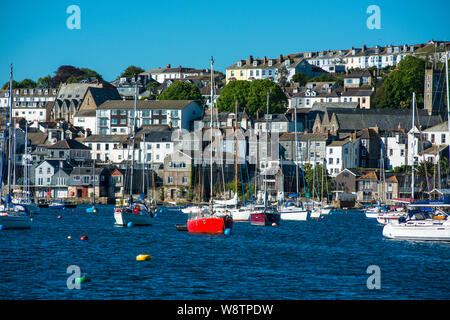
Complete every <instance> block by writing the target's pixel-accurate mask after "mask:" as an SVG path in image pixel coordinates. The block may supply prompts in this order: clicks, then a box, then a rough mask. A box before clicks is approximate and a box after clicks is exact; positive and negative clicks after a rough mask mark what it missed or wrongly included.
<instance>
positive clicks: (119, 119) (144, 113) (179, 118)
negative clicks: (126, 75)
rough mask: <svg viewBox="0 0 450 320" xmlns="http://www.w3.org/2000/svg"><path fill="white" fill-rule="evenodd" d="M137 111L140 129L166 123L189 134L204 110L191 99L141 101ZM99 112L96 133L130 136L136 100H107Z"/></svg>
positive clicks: (138, 103) (138, 102)
mask: <svg viewBox="0 0 450 320" xmlns="http://www.w3.org/2000/svg"><path fill="white" fill-rule="evenodd" d="M136 110H137V114H136V119H137V121H136V122H137V127H141V126H143V125H160V124H163V125H169V126H171V127H172V128H181V129H185V130H188V131H189V130H190V128H191V124H192V121H193V120H196V119H199V118H200V117H201V115H202V108H201V107H200V105H199V104H198V103H197V102H195V101H192V100H140V101H137V106H136ZM96 112H97V132H96V134H100V135H105V134H106V135H109V134H129V133H130V128H131V127H132V123H133V121H134V118H135V117H134V101H133V100H108V101H106V102H104V103H102V104H101V105H100V106H99V107H98V108H97V111H96Z"/></svg>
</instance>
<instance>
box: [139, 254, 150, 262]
mask: <svg viewBox="0 0 450 320" xmlns="http://www.w3.org/2000/svg"><path fill="white" fill-rule="evenodd" d="M151 259H152V256H150V255H148V254H140V255H138V256H137V257H136V260H137V261H147V260H151Z"/></svg>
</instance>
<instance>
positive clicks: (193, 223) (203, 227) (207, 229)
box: [187, 215, 233, 234]
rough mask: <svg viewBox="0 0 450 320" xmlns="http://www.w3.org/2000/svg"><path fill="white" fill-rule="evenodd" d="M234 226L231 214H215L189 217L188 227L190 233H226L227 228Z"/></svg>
mask: <svg viewBox="0 0 450 320" xmlns="http://www.w3.org/2000/svg"><path fill="white" fill-rule="evenodd" d="M232 227H233V218H232V217H231V216H228V215H227V216H223V217H217V216H213V215H205V216H196V217H193V218H189V219H188V221H187V229H188V232H189V233H209V234H224V233H225V230H226V229H230V230H231V228H232Z"/></svg>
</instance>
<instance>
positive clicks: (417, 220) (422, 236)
mask: <svg viewBox="0 0 450 320" xmlns="http://www.w3.org/2000/svg"><path fill="white" fill-rule="evenodd" d="M383 236H385V237H386V238H389V239H401V240H434V241H450V220H449V217H448V215H447V214H444V213H443V212H439V214H436V213H435V214H430V213H428V212H424V211H412V212H411V213H410V214H409V215H408V218H404V219H400V220H399V223H398V224H391V223H389V224H386V225H385V226H384V227H383Z"/></svg>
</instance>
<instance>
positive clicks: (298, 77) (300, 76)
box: [291, 72, 310, 86]
mask: <svg viewBox="0 0 450 320" xmlns="http://www.w3.org/2000/svg"><path fill="white" fill-rule="evenodd" d="M309 79H310V77H308V76H307V75H306V74H305V73H303V72H297V73H296V74H294V75H293V76H292V79H291V82H298V83H299V84H300V86H304V85H305V84H306V83H307V82H308V81H309Z"/></svg>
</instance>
